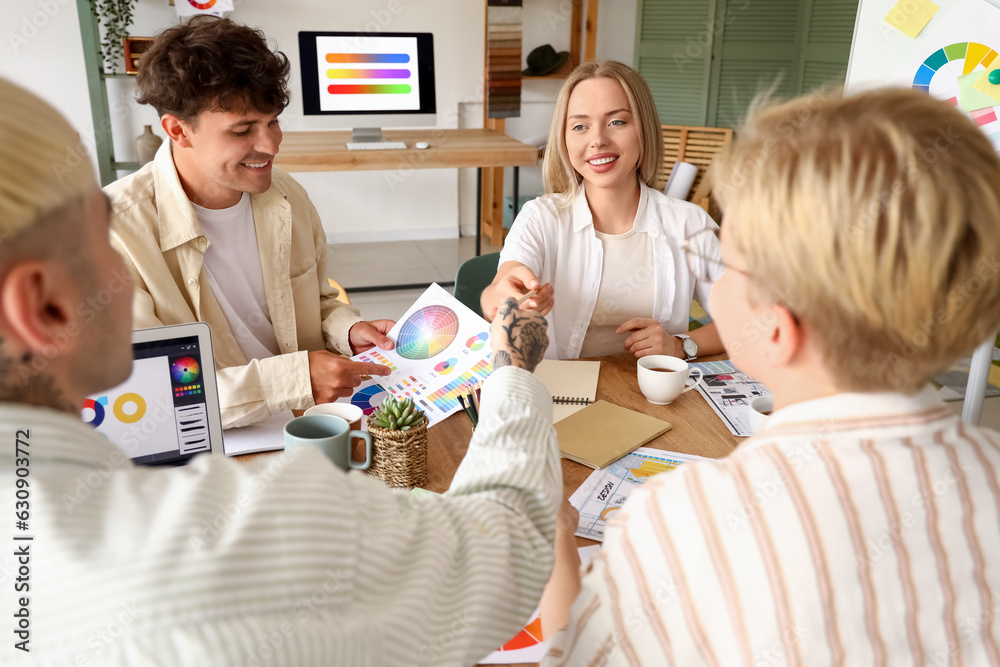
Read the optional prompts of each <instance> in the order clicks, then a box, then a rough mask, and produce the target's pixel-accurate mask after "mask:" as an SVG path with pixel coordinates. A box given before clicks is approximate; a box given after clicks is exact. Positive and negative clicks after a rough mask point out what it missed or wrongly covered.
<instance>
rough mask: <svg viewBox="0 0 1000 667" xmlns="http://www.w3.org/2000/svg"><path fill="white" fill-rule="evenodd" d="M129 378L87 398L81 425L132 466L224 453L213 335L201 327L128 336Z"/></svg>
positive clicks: (198, 324) (145, 331)
mask: <svg viewBox="0 0 1000 667" xmlns="http://www.w3.org/2000/svg"><path fill="white" fill-rule="evenodd" d="M132 359H133V360H132V375H130V376H129V378H128V379H127V380H125V382H123V383H121V384H120V385H118V386H117V387H114V388H112V389H108V390H106V391H102V392H100V393H99V394H95V395H93V396H88V397H87V399H86V400H85V401H84V402H83V410H82V415H81V416H82V418H83V421H85V422H87V423H88V424H90V425H91V426H93V427H94V428H96V429H97V430H98V431H99V432H101V433H103V434H104V435H106V436H107V437H108V439H109V440H110V441H111V442H112V443H114V444H115V445H117V446H118V448H119V449H121V450H122V451H123V452H124V453H125V455H126V456H128V457H129V458H130V459H132V461H133V462H135V463H137V464H144V465H161V464H169V465H180V464H183V463H186V462H187V461H188V460H190V459H191V457H193V456H195V455H196V454H202V453H205V452H209V453H216V454H220V455H221V454H222V451H223V447H222V415H221V413H220V411H219V394H218V391H217V389H216V383H215V357H214V356H213V354H212V332H211V329H209V327H208V325H207V324H205V323H204V322H194V323H192V324H178V325H175V326H168V327H155V328H152V329H139V330H136V331H133V332H132Z"/></svg>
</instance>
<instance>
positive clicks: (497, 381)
mask: <svg viewBox="0 0 1000 667" xmlns="http://www.w3.org/2000/svg"><path fill="white" fill-rule="evenodd" d="M19 429H24V430H27V431H29V432H30V435H29V437H28V438H25V440H27V442H28V443H29V444H28V445H27V448H28V451H29V455H28V456H29V457H30V462H29V463H28V464H27V465H28V467H29V470H30V474H29V483H30V493H31V496H30V505H31V507H30V516H29V520H28V530H27V531H18V530H16V529H15V528H14V520H15V519H14V516H13V514H14V511H15V506H14V503H15V485H14V480H15V479H16V475H15V465H18V466H22V465H24V462H23V461H22V462H21V463H20V464H17V463H16V460H15V441H16V438H15V434H16V431H17V430H19ZM0 433H2V434H3V439H4V443H5V445H4V447H3V448H0V478H2V479H3V480H4V482H3V483H2V484H0V507H3V508H4V509H5V511H6V512H7V513H8V518H9V521H8V522H7V526H6V529H5V530H4V533H3V536H4V548H3V553H0V580H2V581H3V593H2V594H0V616H2V617H3V619H4V626H5V627H4V641H3V645H2V646H0V664H3V665H5V667H15V666H20V665H24V666H25V667H28V666H30V667H38V666H40V665H52V666H59V665H89V666H94V665H110V666H117V665H121V666H122V667H126V666H127V667H140V666H146V665H165V666H167V665H169V666H170V667H189V666H190V667H193V666H202V665H203V666H206V667H209V666H216V665H220V666H221V665H225V666H229V665H258V666H261V667H282V666H286V665H287V666H289V667H310V666H312V665H316V666H324V667H325V666H329V665H338V666H343V667H355V666H357V667H361V666H370V667H391V666H393V665H410V666H417V665H421V666H423V665H426V666H428V667H441V666H447V665H455V666H460V665H461V666H464V665H471V664H474V663H475V662H476V661H478V660H479V659H480V658H482V657H483V656H485V655H486V654H488V653H489V652H491V651H492V650H494V649H496V648H497V647H498V646H500V645H501V644H503V642H505V641H507V640H508V639H510V638H511V637H513V636H514V635H515V634H516V633H517V632H518V630H519V629H520V628H521V627H522V626H523V624H524V623H525V621H526V619H527V618H529V616H530V615H531V612H532V610H533V609H534V608H535V606H536V605H537V604H538V600H539V598H540V597H541V594H542V589H543V587H544V586H545V583H546V581H547V580H548V578H549V574H550V572H551V569H552V540H553V536H554V533H555V516H556V510H557V509H558V507H559V503H560V501H561V499H562V474H561V468H560V463H559V450H558V445H557V443H556V436H555V431H554V430H553V428H552V398H551V396H549V394H548V392H547V391H546V390H545V387H544V386H543V385H542V384H541V383H540V382H539V381H538V380H537V379H535V378H534V377H532V375H531V374H530V373H528V372H526V371H523V370H520V369H517V368H510V367H507V368H500V369H498V370H497V371H496V372H494V373H493V375H492V376H491V377H490V378H489V379H488V380H487V382H486V385H485V387H484V389H483V400H482V419H480V421H479V427H478V428H477V429H476V433H475V435H474V436H473V437H472V441H471V443H470V444H469V450H468V453H467V454H466V456H465V459H464V461H463V462H462V464H461V465H460V466H459V468H458V471H457V472H456V473H455V478H454V480H453V481H452V483H451V488H450V489H449V491H448V492H447V493H445V494H443V495H440V496H436V495H435V496H431V497H426V498H425V497H419V498H418V497H415V496H413V495H412V494H410V493H408V492H406V491H395V490H390V489H389V488H387V487H386V486H385V484H383V483H382V482H381V481H380V480H378V479H375V478H373V477H370V476H368V475H366V474H364V473H361V472H359V471H352V472H349V473H346V472H344V471H342V470H340V469H339V468H336V467H335V466H333V465H332V464H331V463H330V462H329V461H328V460H327V459H325V458H324V457H323V455H322V454H321V453H320V452H319V450H317V449H314V448H311V447H303V448H298V449H294V450H292V451H290V452H287V453H286V452H282V453H280V454H274V455H271V456H265V457H261V458H260V459H257V460H254V461H251V462H249V463H239V462H236V461H234V460H232V459H227V458H224V457H221V456H211V455H201V456H198V457H196V458H195V459H194V460H193V461H192V462H191V463H189V464H188V465H186V466H184V467H181V468H159V469H156V468H147V467H136V466H133V465H132V464H131V462H129V461H128V460H126V459H125V457H124V455H123V454H122V453H121V451H119V450H118V449H117V448H116V447H114V445H112V444H111V443H109V442H108V440H107V439H106V438H104V437H103V436H102V435H101V434H99V433H97V432H96V431H94V430H93V429H92V428H91V427H89V426H87V425H85V424H83V423H81V422H80V420H79V419H77V418H74V417H72V416H70V415H66V414H62V413H57V412H54V411H52V410H47V409H39V408H33V407H27V406H21V405H15V404H9V403H7V404H0ZM14 534H16V536H32V537H33V538H34V539H33V540H32V541H23V542H15V541H12V539H11V538H12V536H13V535H14ZM19 545H23V546H28V547H29V550H30V555H29V556H28V560H29V566H30V567H29V569H30V577H29V579H30V581H29V586H30V590H29V591H24V592H22V593H21V594H23V595H26V596H29V597H30V602H29V614H30V627H31V641H30V644H29V647H30V649H31V652H30V653H23V652H22V651H19V650H17V649H15V648H14V647H13V645H14V643H15V641H19V639H18V638H17V637H15V635H14V634H13V632H12V628H13V627H14V625H15V621H14V613H15V612H16V608H17V596H16V592H15V590H14V577H16V576H18V575H17V572H18V568H19V567H20V565H19V563H18V559H17V558H16V557H15V556H14V555H13V554H14V550H15V548H16V547H17V546H19Z"/></svg>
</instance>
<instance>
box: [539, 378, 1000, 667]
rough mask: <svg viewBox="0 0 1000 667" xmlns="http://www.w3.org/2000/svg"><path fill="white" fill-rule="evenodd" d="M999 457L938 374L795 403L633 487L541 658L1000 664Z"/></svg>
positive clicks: (999, 445)
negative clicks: (738, 438) (916, 388)
mask: <svg viewBox="0 0 1000 667" xmlns="http://www.w3.org/2000/svg"><path fill="white" fill-rule="evenodd" d="M834 415H836V417H834ZM998 472H1000V438H998V435H997V433H995V432H993V431H988V430H983V429H978V428H972V427H969V426H967V425H964V424H962V423H961V422H960V421H959V420H958V419H957V418H956V417H955V416H954V415H953V413H952V411H951V410H950V409H949V408H948V407H947V406H946V405H944V404H943V403H941V402H940V401H938V400H937V399H936V398H935V396H934V392H933V390H931V389H929V388H928V389H927V390H925V391H924V392H922V393H920V394H918V395H916V396H909V397H907V396H903V395H899V394H840V395H837V396H833V397H829V398H824V399H819V400H814V401H807V402H803V403H798V404H794V405H791V406H789V407H787V408H784V409H782V410H780V411H778V412H776V413H775V414H774V415H772V417H771V418H770V419H769V420H768V422H767V425H766V428H765V429H764V430H763V431H762V432H761V433H760V434H758V435H757V436H756V437H754V438H752V439H751V440H749V441H747V442H746V443H744V444H742V445H741V446H740V447H739V448H738V449H737V451H736V452H735V453H734V454H732V455H730V456H729V457H728V458H726V459H723V460H720V461H714V462H704V463H702V462H699V463H697V464H688V465H686V466H683V467H682V468H680V469H679V470H677V471H673V472H671V473H669V474H667V475H663V476H661V477H659V478H656V479H653V480H650V481H649V482H647V483H646V484H645V485H644V486H643V487H642V489H641V491H640V492H638V493H636V494H634V495H633V497H632V498H631V499H630V501H629V502H628V503H627V504H626V505H625V507H623V509H622V510H621V511H620V512H619V513H618V514H617V515H616V516H617V517H619V519H618V520H616V521H614V522H613V525H612V526H609V530H608V532H607V538H606V541H605V545H604V549H603V550H602V554H601V556H600V557H599V558H597V559H595V560H594V562H593V564H592V565H591V566H590V568H589V570H588V571H586V572H585V573H584V579H583V590H582V592H581V594H580V596H579V597H578V598H577V600H576V602H575V603H574V606H573V609H572V615H571V619H570V622H569V625H568V627H567V629H566V630H564V631H561V632H559V633H556V634H555V635H554V636H553V637H551V638H550V639H549V643H548V646H547V654H546V658H545V659H544V660H543V662H542V664H543V665H546V666H551V665H564V664H565V665H604V664H608V665H670V664H676V665H685V666H687V665H738V664H739V665H750V664H752V665H757V664H768V665H786V664H787V665H802V664H817V665H818V664H823V665H827V664H829V665H871V664H894V665H895V664H900V665H903V664H905V665H998V664H1000V650H998V644H1000V621H998V620H996V619H995V615H996V611H997V610H1000V557H998V555H1000V480H998V477H997V474H998Z"/></svg>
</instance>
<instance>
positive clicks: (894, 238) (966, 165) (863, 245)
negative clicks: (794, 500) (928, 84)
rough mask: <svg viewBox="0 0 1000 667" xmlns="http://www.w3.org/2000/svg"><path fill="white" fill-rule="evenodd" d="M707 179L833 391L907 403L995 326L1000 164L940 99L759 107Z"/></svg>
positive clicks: (730, 227)
mask: <svg viewBox="0 0 1000 667" xmlns="http://www.w3.org/2000/svg"><path fill="white" fill-rule="evenodd" d="M713 169H714V173H713V183H714V190H713V193H714V194H715V195H716V196H717V197H718V198H719V201H720V204H721V205H722V207H723V211H724V214H725V217H724V222H723V229H724V230H725V231H724V233H725V235H726V236H727V238H728V239H729V240H730V241H731V242H732V244H733V246H734V248H735V249H736V250H737V251H738V252H739V253H740V254H741V255H742V256H743V258H744V260H745V262H746V270H747V272H748V274H749V276H751V285H753V286H754V289H753V290H752V292H753V293H757V294H759V295H762V296H764V297H766V298H770V299H773V300H778V301H781V302H783V303H784V304H785V305H787V306H788V308H789V310H790V311H791V312H793V313H794V314H795V315H796V316H797V317H798V318H799V320H800V321H801V322H803V323H804V324H805V325H806V326H807V329H808V331H809V332H810V335H811V336H813V337H814V338H815V341H816V343H817V345H818V346H819V349H820V351H821V353H822V354H823V357H824V362H825V364H826V367H827V369H828V371H829V372H830V373H831V374H832V376H833V378H834V380H835V382H836V383H837V385H838V389H841V390H848V391H858V390H860V391H879V390H889V391H903V392H906V393H913V392H915V391H917V390H919V389H920V387H921V386H923V385H924V384H925V383H926V382H927V381H928V380H929V379H930V378H931V377H932V376H933V374H934V373H935V372H937V371H939V370H941V369H942V368H944V367H946V366H947V365H948V364H950V363H951V362H952V361H954V360H955V359H957V358H958V357H960V356H962V355H964V354H967V353H968V352H969V351H971V350H972V349H973V348H974V347H976V346H977V345H978V344H979V343H982V342H983V341H984V340H986V338H987V337H988V336H991V335H992V334H995V333H996V331H997V329H998V327H1000V265H998V264H997V253H998V251H1000V159H998V158H997V154H996V153H995V151H994V149H993V147H992V146H991V145H990V142H989V141H988V140H987V139H986V138H985V137H984V136H983V134H982V133H981V132H980V131H979V130H978V128H977V127H976V126H975V125H974V124H973V123H972V122H971V121H970V120H969V119H968V118H966V117H965V116H963V115H962V114H961V113H959V112H958V111H957V110H955V109H954V108H952V107H951V106H950V105H948V104H947V103H944V102H940V101H938V100H935V99H933V98H931V97H930V96H928V95H925V94H922V93H918V92H915V91H912V90H904V89H886V90H879V91H873V92H867V93H863V94H859V95H855V96H852V97H846V98H844V97H842V96H840V95H812V96H806V97H802V98H799V99H796V100H792V101H790V102H787V103H784V104H779V105H776V106H772V107H770V108H765V109H764V110H762V111H756V112H752V117H751V119H750V120H749V121H748V122H747V124H746V126H745V127H744V128H743V130H742V131H741V132H740V133H739V134H738V139H737V141H735V142H734V143H733V145H732V146H731V148H730V149H729V150H728V151H727V152H726V153H725V154H723V155H721V156H720V157H719V158H718V160H717V161H716V164H715V165H714V168H713ZM753 296H754V294H751V297H753Z"/></svg>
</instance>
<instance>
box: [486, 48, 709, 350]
mask: <svg viewBox="0 0 1000 667" xmlns="http://www.w3.org/2000/svg"><path fill="white" fill-rule="evenodd" d="M659 122H660V121H659V118H658V116H657V113H656V104H655V103H654V101H653V96H652V93H650V91H649V86H647V85H646V82H645V81H644V80H643V79H642V77H641V76H640V75H639V73H638V72H636V71H635V70H633V69H632V68H630V67H628V66H626V65H623V64H621V63H618V62H615V61H606V62H601V63H586V64H584V65H581V66H579V67H577V68H576V69H575V70H573V72H572V73H571V74H570V76H569V78H568V79H567V80H566V83H564V84H563V87H562V89H561V90H560V91H559V96H558V98H557V99H556V109H555V114H554V115H553V118H552V128H551V131H550V133H549V146H548V149H547V150H546V151H545V161H544V163H543V166H542V171H543V176H544V180H545V190H546V193H547V194H546V195H545V196H542V197H539V198H538V199H535V200H533V201H530V202H528V203H527V204H525V206H524V209H523V210H522V211H521V212H520V213H519V214H518V216H517V219H516V220H515V221H514V225H513V227H511V230H510V234H509V235H508V236H507V239H506V240H505V242H504V247H503V250H502V251H501V253H500V266H499V268H498V270H497V275H496V277H495V278H494V280H493V282H492V284H491V285H490V286H489V287H487V288H486V289H485V290H484V291H483V294H482V297H481V302H482V307H483V313H485V315H486V317H487V319H489V318H491V317H492V316H493V314H494V313H495V312H496V309H497V307H498V306H499V304H501V303H502V302H503V301H504V299H506V298H508V297H511V296H515V297H518V298H520V297H521V296H523V295H524V294H526V293H528V292H529V291H531V290H537V293H536V294H535V295H534V296H533V297H531V299H530V300H529V301H527V302H526V304H527V305H526V307H528V308H534V309H537V310H538V311H539V312H540V313H542V314H543V315H546V317H547V319H548V321H549V334H550V338H551V340H552V343H551V344H550V346H549V349H548V351H547V352H546V357H549V358H556V359H573V358H576V357H581V356H582V357H592V356H602V355H608V354H617V353H619V352H622V351H623V350H627V351H628V352H631V353H632V354H634V355H635V356H636V357H644V356H646V355H650V354H667V355H671V356H675V357H679V358H681V359H693V358H694V357H697V356H700V355H708V354H715V353H718V352H722V350H723V347H722V342H721V341H720V340H719V336H718V333H717V331H716V327H715V324H709V325H707V326H704V327H701V328H700V329H697V330H696V331H693V332H691V333H690V336H688V322H689V318H690V313H691V301H692V298H697V299H698V302H699V303H701V304H702V305H703V306H705V307H706V308H707V307H708V295H709V292H710V291H711V288H712V282H713V281H714V280H715V278H716V277H717V276H718V270H717V269H716V268H715V267H716V265H715V264H714V263H713V262H711V261H706V260H703V259H701V256H705V257H709V258H713V259H714V258H718V256H719V242H718V239H717V238H716V236H715V234H714V231H715V230H717V229H718V226H717V225H716V224H715V222H714V221H713V220H712V219H711V218H710V217H709V216H708V215H707V214H706V213H705V211H704V210H702V209H701V208H700V207H698V206H696V205H694V204H691V203H688V202H685V201H681V200H679V199H674V198H671V197H667V196H666V195H664V194H663V193H661V192H659V191H657V190H656V189H654V188H655V186H656V184H657V181H658V179H659V174H660V169H661V163H662V161H663V135H662V133H661V130H660V125H659ZM688 239H690V242H691V243H692V244H693V245H694V247H696V248H697V249H698V250H699V255H700V256H699V257H688V258H686V257H685V255H684V254H683V252H682V251H681V246H682V245H683V244H684V242H685V240H688Z"/></svg>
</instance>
